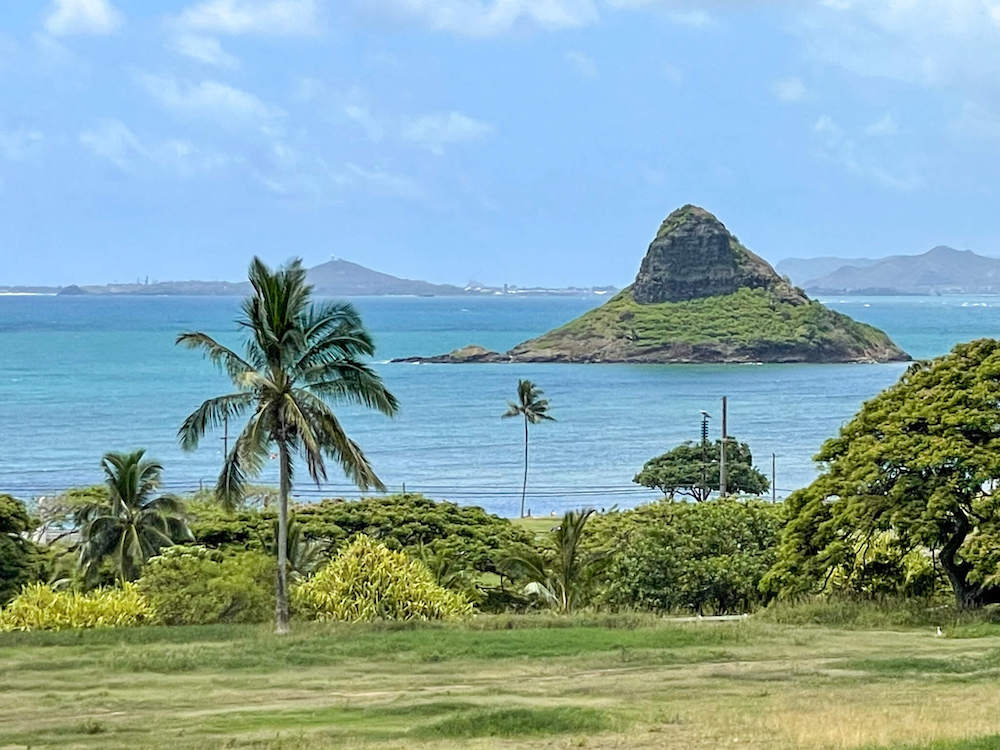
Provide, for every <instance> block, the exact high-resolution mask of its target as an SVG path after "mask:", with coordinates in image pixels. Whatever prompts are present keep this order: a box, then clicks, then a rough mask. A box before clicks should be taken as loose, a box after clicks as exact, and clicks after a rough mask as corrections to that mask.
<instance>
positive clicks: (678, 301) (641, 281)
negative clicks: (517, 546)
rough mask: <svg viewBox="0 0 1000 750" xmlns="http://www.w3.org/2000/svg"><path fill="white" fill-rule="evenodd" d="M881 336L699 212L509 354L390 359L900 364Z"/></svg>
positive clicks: (899, 353)
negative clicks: (618, 278) (630, 274)
mask: <svg viewBox="0 0 1000 750" xmlns="http://www.w3.org/2000/svg"><path fill="white" fill-rule="evenodd" d="M909 359H910V356H909V355H908V354H907V353H906V352H904V351H903V350H902V349H900V348H899V347H898V346H897V345H896V344H895V343H893V341H892V339H890V338H889V337H888V336H887V335H886V334H885V333H884V332H883V331H880V330H879V329H877V328H874V327H872V326H870V325H867V324H865V323H859V322H858V321H856V320H854V319H853V318H850V317H848V316H847V315H844V314H842V313H839V312H836V311H834V310H831V309H829V308H828V307H825V306H824V305H822V304H820V303H819V302H817V301H815V300H811V299H809V297H807V296H806V294H805V292H803V291H802V290H801V289H798V288H796V287H794V286H792V284H791V283H790V282H789V281H787V280H786V279H784V278H782V277H781V276H779V275H778V273H777V272H776V271H775V270H774V268H772V267H771V265H770V264H769V263H768V262H767V261H765V260H764V259H763V258H761V257H759V256H757V255H755V254H754V253H752V252H750V250H748V249H747V248H745V247H744V246H743V245H741V244H740V242H739V240H737V239H736V237H734V236H733V235H732V234H731V233H730V232H729V230H728V229H726V227H725V225H724V224H723V223H722V222H721V221H719V220H718V219H717V218H715V217H714V216H713V215H712V214H710V213H709V212H708V211H706V210H705V209H703V208H699V207H697V206H691V205H688V206H684V207H682V208H679V209H677V210H676V211H674V212H673V213H672V214H670V216H668V217H667V218H666V219H665V220H664V222H663V223H662V224H661V225H660V229H659V231H658V232H657V233H656V237H654V238H653V241H652V242H651V243H650V245H649V249H648V250H647V251H646V257H645V258H643V260H642V265H641V266H640V267H639V273H638V274H637V275H636V277H635V281H634V282H633V283H632V284H631V285H630V286H628V287H626V288H625V289H623V290H622V291H621V292H619V293H618V294H617V295H615V296H614V297H613V298H611V299H610V300H608V301H607V302H606V303H605V304H604V305H602V306H600V307H598V308H596V309H594V310H591V311H589V312H587V313H585V314H583V315H581V316H580V317H579V318H576V319H575V320H572V321H570V322H569V323H567V324H566V325H564V326H562V327H560V328H556V329H555V330H553V331H549V332H548V333H545V334H543V335H541V336H539V337H538V338H534V339H531V340H530V341H525V342H523V343H521V344H518V345H517V346H515V347H514V348H513V349H511V350H510V351H507V352H494V351H490V350H489V349H484V348H483V347H480V346H467V347H463V348H462V349H456V350H455V351H453V352H451V353H450V354H441V355H438V356H433V357H405V358H401V359H397V360H394V361H396V362H451V363H470V362H641V363H698V362H706V363H708V362H717V363H727V362H732V363H744V362H831V363H832V362H897V361H907V360H909Z"/></svg>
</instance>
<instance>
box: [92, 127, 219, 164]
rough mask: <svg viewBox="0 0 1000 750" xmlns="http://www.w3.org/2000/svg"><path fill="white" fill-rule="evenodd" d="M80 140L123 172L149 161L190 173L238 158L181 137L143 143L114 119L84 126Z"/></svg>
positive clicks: (95, 153)
mask: <svg viewBox="0 0 1000 750" xmlns="http://www.w3.org/2000/svg"><path fill="white" fill-rule="evenodd" d="M79 140H80V143H81V145H83V146H84V148H86V149H87V150H88V151H90V152H91V153H93V154H94V155H95V156H98V157H100V158H102V159H106V160H107V161H109V162H111V163H112V164H114V165H115V166H116V167H117V168H118V169H120V170H122V171H123V172H135V171H136V170H138V169H139V168H140V167H141V166H143V165H147V164H151V165H153V166H156V167H158V168H162V169H167V170H169V171H172V172H175V173H177V174H179V175H181V176H191V175H195V174H203V173H205V172H208V171H211V170H214V169H218V168H221V167H225V166H227V165H229V164H232V163H233V162H234V161H237V160H234V159H233V158H231V157H229V156H228V155H226V154H221V153H219V152H215V151H211V150H206V149H202V148H199V147H197V146H195V145H194V144H192V143H190V142H189V141H185V140H182V139H176V138H172V139H167V140H165V141H160V142H155V143H151V144H145V143H143V142H142V141H141V140H140V139H139V137H138V136H137V135H136V134H135V133H134V132H132V130H131V129H130V128H129V127H128V126H127V125H125V123H123V122H121V121H120V120H114V119H109V120H102V121H101V122H99V123H98V124H97V125H96V126H94V127H93V128H90V129H88V130H84V131H83V132H81V133H80V137H79Z"/></svg>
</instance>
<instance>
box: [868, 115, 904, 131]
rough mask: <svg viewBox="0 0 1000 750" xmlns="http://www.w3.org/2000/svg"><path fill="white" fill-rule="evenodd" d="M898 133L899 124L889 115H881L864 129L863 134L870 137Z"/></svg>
mask: <svg viewBox="0 0 1000 750" xmlns="http://www.w3.org/2000/svg"><path fill="white" fill-rule="evenodd" d="M898 132H899V124H898V123H897V122H896V118H895V117H893V116H892V115H890V114H885V115H883V116H882V117H880V118H879V119H877V120H876V121H875V122H873V123H872V124H871V125H869V126H868V127H867V128H865V133H866V134H867V135H872V136H889V135H896V134H897V133H898Z"/></svg>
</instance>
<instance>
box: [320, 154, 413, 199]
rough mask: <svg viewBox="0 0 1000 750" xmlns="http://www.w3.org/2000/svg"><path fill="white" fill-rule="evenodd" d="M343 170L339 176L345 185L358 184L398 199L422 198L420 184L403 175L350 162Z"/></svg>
mask: <svg viewBox="0 0 1000 750" xmlns="http://www.w3.org/2000/svg"><path fill="white" fill-rule="evenodd" d="M345 168H346V170H347V171H346V173H345V174H343V175H341V180H340V181H341V182H344V183H347V184H351V183H355V182H360V183H361V184H363V185H365V186H367V187H369V188H371V189H372V190H374V191H375V192H376V193H381V194H384V195H391V196H395V197H398V198H408V199H410V200H416V199H419V198H422V197H423V196H424V190H423V188H422V187H420V184H419V183H417V182H416V181H415V180H413V179H412V178H410V177H406V176H405V175H400V174H394V173H392V172H387V171H385V170H383V169H380V168H378V167H375V168H371V169H366V168H364V167H361V166H358V165H357V164H354V163H351V162H348V163H347V164H346V165H345Z"/></svg>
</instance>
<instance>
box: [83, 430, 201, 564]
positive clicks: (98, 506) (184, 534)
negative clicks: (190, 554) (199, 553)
mask: <svg viewBox="0 0 1000 750" xmlns="http://www.w3.org/2000/svg"><path fill="white" fill-rule="evenodd" d="M144 455H145V451H143V450H137V451H134V452H133V453H106V454H105V455H104V458H103V459H101V466H102V467H103V469H104V474H105V484H106V485H107V488H108V498H107V500H106V501H99V502H95V503H89V504H87V505H84V506H82V507H81V508H79V509H78V510H77V511H76V518H77V522H78V523H79V525H80V546H79V555H80V556H79V565H80V568H81V569H82V570H83V571H84V574H85V576H86V577H87V578H88V579H90V580H93V578H94V576H95V574H96V573H97V570H98V568H99V566H100V564H101V563H102V562H103V561H104V560H106V559H107V558H109V557H110V558H112V559H113V560H114V564H115V572H116V574H117V576H118V578H119V579H120V580H122V581H131V580H133V579H135V578H137V577H138V576H139V572H140V570H141V568H142V566H143V565H144V564H145V562H146V561H147V560H148V559H149V558H150V557H153V556H155V555H156V554H157V553H158V552H159V551H160V549H161V548H163V547H169V546H171V545H173V544H176V543H177V542H180V541H189V540H191V539H192V536H191V532H190V531H189V530H188V527H187V524H186V523H185V522H184V517H183V513H182V504H181V501H180V500H179V499H178V498H176V497H174V496H172V495H160V496H158V497H154V495H155V494H156V490H157V488H158V487H159V485H160V476H161V474H162V473H163V467H162V466H161V465H160V464H158V463H157V462H155V461H151V460H149V459H146V458H144Z"/></svg>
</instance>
